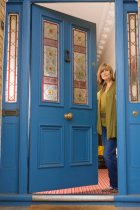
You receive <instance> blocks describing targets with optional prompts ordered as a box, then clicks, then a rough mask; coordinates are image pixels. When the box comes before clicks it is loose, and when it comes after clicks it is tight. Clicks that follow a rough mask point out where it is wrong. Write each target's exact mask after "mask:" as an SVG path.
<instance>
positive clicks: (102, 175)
mask: <svg viewBox="0 0 140 210" xmlns="http://www.w3.org/2000/svg"><path fill="white" fill-rule="evenodd" d="M98 173H99V175H98V177H99V181H98V184H97V185H90V186H84V187H82V186H81V187H74V188H68V189H60V190H52V191H43V192H37V193H35V194H42V195H43V194H45V195H46V194H50V195H52V194H55V195H58V194H61V195H62V194H69V195H70V194H85V195H87V194H91V195H99V194H100V195H101V194H110V193H109V192H102V190H103V189H105V188H109V178H108V170H107V169H99V171H98Z"/></svg>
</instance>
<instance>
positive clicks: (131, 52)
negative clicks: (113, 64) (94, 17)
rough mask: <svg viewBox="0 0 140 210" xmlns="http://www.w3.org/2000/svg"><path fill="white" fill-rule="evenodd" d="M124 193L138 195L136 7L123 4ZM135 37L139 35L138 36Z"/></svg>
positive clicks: (139, 120) (139, 84)
mask: <svg viewBox="0 0 140 210" xmlns="http://www.w3.org/2000/svg"><path fill="white" fill-rule="evenodd" d="M124 26H125V27H124V30H125V33H124V40H125V78H126V80H125V90H126V93H125V95H126V128H127V130H126V148H127V193H128V194H140V158H139V154H140V151H139V148H140V137H139V136H140V134H139V132H140V65H139V63H138V60H139V59H140V57H139V56H138V55H139V53H138V51H139V49H138V48H139V40H140V39H139V36H140V34H139V33H138V5H137V3H136V2H135V3H129V4H127V3H126V4H124ZM138 34H139V35H138Z"/></svg>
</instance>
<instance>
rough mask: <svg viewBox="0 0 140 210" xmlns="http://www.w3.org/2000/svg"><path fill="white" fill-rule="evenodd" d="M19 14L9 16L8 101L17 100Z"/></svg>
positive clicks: (6, 93) (6, 94)
mask: <svg viewBox="0 0 140 210" xmlns="http://www.w3.org/2000/svg"><path fill="white" fill-rule="evenodd" d="M18 18H19V17H18V15H17V14H9V16H8V47H7V78H6V91H5V96H6V97H5V98H6V102H8V103H14V102H17V60H18Z"/></svg>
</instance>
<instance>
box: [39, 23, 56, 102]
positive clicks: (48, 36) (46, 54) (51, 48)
mask: <svg viewBox="0 0 140 210" xmlns="http://www.w3.org/2000/svg"><path fill="white" fill-rule="evenodd" d="M58 56H59V25H58V24H57V23H55V22H50V21H47V20H44V21H43V73H42V74H43V75H42V101H43V102H45V101H49V102H59V81H58V80H59V62H58Z"/></svg>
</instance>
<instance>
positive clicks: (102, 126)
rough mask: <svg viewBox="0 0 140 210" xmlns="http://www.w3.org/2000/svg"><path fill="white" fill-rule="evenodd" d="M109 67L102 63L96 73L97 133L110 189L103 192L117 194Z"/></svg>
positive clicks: (113, 88) (112, 86) (112, 83)
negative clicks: (98, 86) (100, 137)
mask: <svg viewBox="0 0 140 210" xmlns="http://www.w3.org/2000/svg"><path fill="white" fill-rule="evenodd" d="M113 75H114V74H113V69H112V67H111V66H110V65H108V64H106V63H103V64H101V65H100V67H99V69H98V73H97V81H98V84H99V85H101V86H102V88H101V90H100V91H99V92H98V122H97V131H98V134H99V135H101V136H102V142H103V146H104V159H105V163H106V166H107V168H108V175H109V179H110V188H109V189H104V190H103V191H104V192H111V193H117V192H118V177H117V158H116V148H117V139H116V133H117V132H116V84H115V79H114V76H113Z"/></svg>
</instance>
